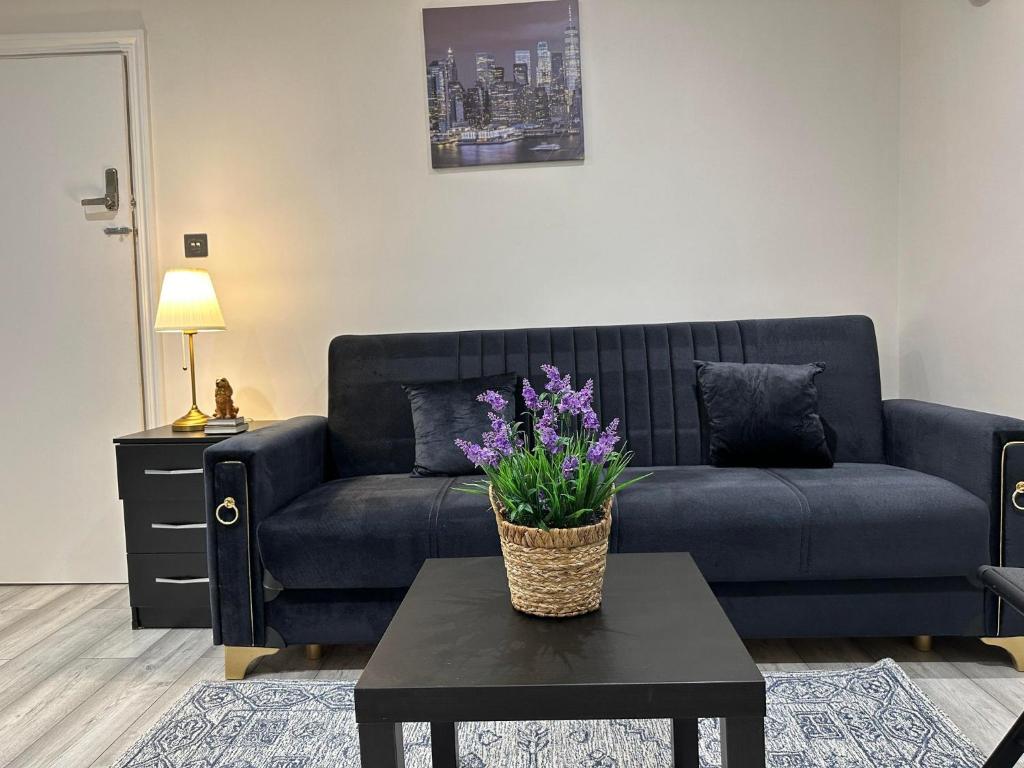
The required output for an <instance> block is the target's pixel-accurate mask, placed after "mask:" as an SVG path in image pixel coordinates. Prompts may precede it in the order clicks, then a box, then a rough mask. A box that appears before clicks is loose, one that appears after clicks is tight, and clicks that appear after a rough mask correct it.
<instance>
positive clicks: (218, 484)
mask: <svg viewBox="0 0 1024 768" xmlns="http://www.w3.org/2000/svg"><path fill="white" fill-rule="evenodd" d="M326 451H327V420H326V419H325V418H324V417H322V416H300V417H297V418H294V419H288V420H287V421H283V422H281V423H280V424H275V425H274V426H271V427H265V428H263V429H260V430H255V431H253V432H243V433H242V434H240V435H236V436H235V437H231V438H228V439H227V440H224V441H223V442H220V443H217V444H216V445H212V446H210V447H209V448H207V449H206V451H205V453H204V454H203V464H204V477H205V481H206V521H207V528H206V536H207V558H208V561H209V562H208V566H209V576H210V608H211V611H212V614H213V636H214V642H215V643H218V644H220V643H223V644H224V645H255V646H263V645H267V644H274V641H273V638H270V639H268V638H267V632H266V629H265V624H264V621H263V575H264V574H263V568H262V564H261V562H260V557H259V551H258V547H257V542H256V528H257V526H258V525H259V524H260V523H261V522H262V521H263V520H265V519H267V518H268V517H270V516H271V515H273V514H274V513H275V512H277V511H278V510H280V509H281V508H282V507H284V506H285V505H286V504H288V503H289V502H290V501H292V500H293V499H295V498H297V497H298V496H301V495H302V494H303V493H306V492H307V491H310V490H312V489H313V488H315V487H316V486H318V485H320V484H321V483H322V482H323V481H324V466H325V456H326ZM228 497H230V498H232V499H234V504H235V509H234V510H231V509H227V508H222V509H221V514H220V519H218V516H217V510H218V507H220V505H221V504H222V503H223V502H224V500H225V499H227V498H228ZM235 511H237V517H236V515H235V514H234V513H235Z"/></svg>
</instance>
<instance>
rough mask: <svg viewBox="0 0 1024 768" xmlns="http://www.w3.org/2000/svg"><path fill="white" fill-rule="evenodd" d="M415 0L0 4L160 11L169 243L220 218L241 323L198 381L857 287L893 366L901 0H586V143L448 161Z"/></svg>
mask: <svg viewBox="0 0 1024 768" xmlns="http://www.w3.org/2000/svg"><path fill="white" fill-rule="evenodd" d="M432 1H433V3H434V4H437V5H446V4H451V2H450V0H432ZM422 5H423V3H421V2H420V0H387V1H386V2H384V1H382V0H322V1H314V0H306V1H305V2H301V3H285V2H280V1H279V0H273V1H272V2H271V1H266V2H255V1H253V0H233V1H232V2H228V1H227V0H220V1H218V2H211V1H210V0H175V2H166V0H5V2H4V3H3V4H2V5H0V31H3V32H32V31H67V30H80V29H104V28H106V29H110V28H126V27H140V26H141V27H144V28H145V29H146V30H147V34H148V42H149V54H150V86H151V98H152V119H153V141H154V157H155V171H156V203H157V218H158V226H159V251H160V261H161V267H162V268H167V267H172V266H179V265H182V264H184V263H185V260H184V258H183V257H182V253H181V251H182V235H183V234H184V233H185V232H208V233H209V235H210V248H211V252H212V256H211V258H210V259H208V260H207V263H206V265H205V266H207V267H208V268H209V269H210V270H211V272H212V273H213V277H214V281H215V283H216V285H217V289H218V292H219V294H220V297H221V303H222V305H223V308H224V313H225V316H226V318H227V322H228V325H229V331H228V333H224V334H211V335H208V336H206V337H201V338H200V340H199V352H198V354H199V357H200V365H199V375H200V378H201V381H202V382H203V384H202V387H203V391H204V394H205V398H204V400H203V402H202V403H201V404H202V405H205V406H207V407H212V381H213V379H214V378H215V377H217V376H227V377H229V378H230V379H231V381H232V382H233V383H234V385H235V390H236V395H237V397H236V399H237V401H238V402H239V403H240V404H241V406H242V408H243V411H244V412H245V413H246V414H247V415H251V416H255V417H287V416H291V415H295V414H299V413H322V412H324V410H325V408H326V354H327V344H328V341H329V340H330V338H331V337H332V336H334V335H336V334H338V333H343V332H373V331H399V330H432V329H457V328H472V327H509V326H512V327H516V326H524V325H541V326H544V325H555V324H576V323H617V322H647V321H669V320H697V319H712V318H720V319H728V318H742V317H765V316H789V315H806V314H837V313H845V312H860V313H866V314H869V315H871V316H873V317H874V319H875V321H876V323H877V327H878V332H879V337H880V344H881V351H882V370H883V380H884V385H885V390H886V392H887V394H894V393H895V391H896V384H897V381H896V361H897V341H896V300H897V289H896V284H895V281H894V279H893V275H894V274H895V268H896V267H895V265H896V252H897V229H898V225H897V196H898V183H897V168H898V155H897V149H898V140H897V137H898V117H899V107H898V70H899V8H898V6H897V5H896V4H895V3H893V2H891V0H829V2H819V1H818V0H771V1H770V2H769V1H766V0H742V1H741V0H688V1H686V2H683V1H682V0H643V2H640V1H638V0H631V1H630V2H622V0H582V3H581V5H582V9H581V14H580V15H581V32H582V43H583V56H584V61H583V66H584V79H585V83H586V94H585V103H584V110H585V116H586V127H587V159H586V161H585V162H584V163H583V164H581V165H571V166H563V167H524V166H518V167H512V168H502V169H493V168H492V169H486V170H471V171H450V172H435V171H433V170H431V168H430V159H429V147H428V144H427V140H426V135H425V134H426V131H425V122H426V106H425V74H424V61H423V51H422V46H423V43H422V28H421V16H420V8H421V7H422ZM192 263H194V262H192ZM513 275H517V276H518V280H515V281H513V280H512V279H511V278H512V276H513ZM162 343H163V344H164V350H165V365H166V371H165V381H166V392H167V399H168V403H167V406H166V409H165V412H166V415H167V416H168V417H172V418H173V417H174V416H177V415H179V413H180V412H183V411H184V410H185V406H186V401H187V396H188V395H187V379H186V375H185V374H183V373H182V372H181V370H180V367H179V365H178V364H179V354H180V353H179V348H178V344H177V343H176V342H175V341H174V340H173V339H165V340H164V341H163V342H162Z"/></svg>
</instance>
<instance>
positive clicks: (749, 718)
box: [355, 554, 765, 768]
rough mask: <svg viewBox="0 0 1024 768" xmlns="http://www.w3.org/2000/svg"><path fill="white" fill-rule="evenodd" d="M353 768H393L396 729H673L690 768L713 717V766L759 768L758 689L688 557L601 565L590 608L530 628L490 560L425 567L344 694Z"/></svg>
mask: <svg viewBox="0 0 1024 768" xmlns="http://www.w3.org/2000/svg"><path fill="white" fill-rule="evenodd" d="M355 708H356V721H357V723H358V724H359V747H360V751H361V754H362V766H363V768H396V767H400V766H404V764H405V758H404V754H403V750H402V723H410V722H430V734H431V742H432V750H433V761H434V768H455V767H456V766H457V764H458V762H457V759H456V747H457V739H456V733H455V728H456V723H459V722H467V721H488V720H526V721H530V720H568V719H574V720H605V719H632V718H666V719H671V720H672V737H673V749H674V753H675V765H676V766H686V767H687V768H691V767H692V768H697V766H698V765H699V762H698V759H697V718H700V717H718V718H722V721H721V728H722V765H723V768H748V767H750V768H753V766H756V767H757V768H763V766H764V716H765V686H764V678H763V677H761V673H760V672H758V669H757V667H756V666H755V665H754V662H753V661H752V660H751V658H750V655H749V654H748V653H747V650H746V648H745V647H744V646H743V643H742V642H741V641H740V639H739V637H738V636H737V635H736V632H735V630H734V629H733V628H732V625H731V624H730V623H729V620H728V619H727V618H726V617H725V614H724V613H723V612H722V609H721V607H720V606H719V604H718V600H716V599H715V596H714V595H713V594H712V592H711V589H710V588H709V587H708V585H707V583H706V582H705V581H704V577H703V576H701V573H700V571H699V570H698V569H697V566H696V564H695V563H694V562H693V559H692V558H691V557H690V556H689V555H687V554H650V555H632V554H629V555H610V556H609V557H608V571H607V575H606V577H605V587H604V601H603V603H602V606H601V609H600V610H599V611H597V612H596V613H592V614H589V615H587V616H578V617H576V618H571V619H539V618H535V617H531V616H524V615H523V614H520V613H518V612H516V611H515V610H514V609H513V608H512V606H511V604H510V603H509V595H508V586H507V584H506V581H505V570H504V565H503V563H502V561H501V558H497V557H485V558H465V559H444V560H428V561H427V562H426V564H424V566H423V568H422V569H421V570H420V572H419V575H418V576H417V577H416V580H415V582H414V583H413V585H412V587H411V588H410V589H409V593H408V595H406V598H405V600H404V601H403V602H402V605H401V607H400V608H399V609H398V613H397V614H396V615H395V618H394V620H393V621H392V622H391V626H390V627H389V628H388V631H387V632H386V633H385V635H384V637H383V639H382V640H381V641H380V644H379V645H378V646H377V649H376V650H375V651H374V653H373V656H372V657H371V659H370V661H369V663H368V664H367V665H366V669H365V670H363V674H362V676H361V677H360V678H359V682H358V684H357V685H356V690H355Z"/></svg>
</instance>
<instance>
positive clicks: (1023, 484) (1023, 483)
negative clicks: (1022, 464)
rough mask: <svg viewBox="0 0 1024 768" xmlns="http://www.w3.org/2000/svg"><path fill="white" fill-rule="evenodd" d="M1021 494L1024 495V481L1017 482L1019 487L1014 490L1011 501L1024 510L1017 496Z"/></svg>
mask: <svg viewBox="0 0 1024 768" xmlns="http://www.w3.org/2000/svg"><path fill="white" fill-rule="evenodd" d="M1021 495H1024V481H1021V482H1019V483H1017V487H1016V488H1015V489H1014V490H1013V496H1011V497H1010V502H1011V503H1012V504H1013V506H1015V507H1016V508H1017V509H1019V510H1020V511H1021V512H1024V507H1022V506H1021V505H1020V504H1018V503H1017V497H1018V496H1021Z"/></svg>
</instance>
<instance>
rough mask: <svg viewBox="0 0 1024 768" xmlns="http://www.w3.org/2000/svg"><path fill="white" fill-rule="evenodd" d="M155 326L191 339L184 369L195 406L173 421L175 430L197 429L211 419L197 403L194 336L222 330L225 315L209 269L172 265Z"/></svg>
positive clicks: (165, 282) (159, 330)
mask: <svg viewBox="0 0 1024 768" xmlns="http://www.w3.org/2000/svg"><path fill="white" fill-rule="evenodd" d="M154 330H156V331H157V332H158V333H170V332H176V331H180V332H181V333H182V334H184V336H183V338H187V339H188V362H187V364H186V362H185V361H184V350H183V351H182V352H183V353H182V366H181V367H182V370H188V372H189V375H190V376H191V379H192V407H191V408H190V409H189V411H188V413H186V414H185V415H184V416H182V417H181V418H180V419H178V420H177V421H175V422H174V423H173V424H172V425H171V429H173V430H174V431H175V432H198V431H200V430H202V429H203V427H205V426H206V422H207V420H208V419H209V416H207V415H206V414H205V413H203V412H202V411H201V410H199V406H198V405H196V352H195V336H196V334H197V333H199V332H200V331H223V330H225V326H224V315H222V314H221V311H220V305H219V304H218V303H217V294H216V293H215V292H214V290H213V281H212V280H210V273H209V272H207V271H206V270H205V269H169V270H167V272H166V273H164V283H163V286H162V287H161V288H160V304H159V305H158V306H157V310H156V323H155V324H154Z"/></svg>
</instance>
